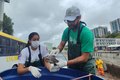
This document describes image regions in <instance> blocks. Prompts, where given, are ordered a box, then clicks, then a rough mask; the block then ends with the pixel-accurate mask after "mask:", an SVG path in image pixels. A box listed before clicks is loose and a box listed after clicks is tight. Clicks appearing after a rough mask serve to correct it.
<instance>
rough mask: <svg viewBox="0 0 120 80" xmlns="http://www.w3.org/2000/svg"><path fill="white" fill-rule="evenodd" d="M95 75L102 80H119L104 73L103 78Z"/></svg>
mask: <svg viewBox="0 0 120 80" xmlns="http://www.w3.org/2000/svg"><path fill="white" fill-rule="evenodd" d="M97 75H98V76H99V77H101V78H103V79H104V80H120V78H117V77H114V76H112V75H110V74H109V73H106V72H105V75H104V76H101V75H99V74H98V73H97Z"/></svg>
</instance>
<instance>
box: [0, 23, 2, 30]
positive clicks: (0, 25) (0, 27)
mask: <svg viewBox="0 0 120 80" xmlns="http://www.w3.org/2000/svg"><path fill="white" fill-rule="evenodd" d="M1 29H2V22H1V21H0V31H1Z"/></svg>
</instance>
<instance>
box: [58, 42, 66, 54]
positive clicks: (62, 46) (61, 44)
mask: <svg viewBox="0 0 120 80" xmlns="http://www.w3.org/2000/svg"><path fill="white" fill-rule="evenodd" d="M65 44H66V42H65V41H61V42H60V44H59V46H58V49H59V50H60V52H61V51H62V50H63V48H64V46H65Z"/></svg>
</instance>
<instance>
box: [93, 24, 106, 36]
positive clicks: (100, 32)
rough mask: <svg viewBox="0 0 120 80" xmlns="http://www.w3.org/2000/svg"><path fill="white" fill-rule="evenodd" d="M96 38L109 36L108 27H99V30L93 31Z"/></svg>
mask: <svg viewBox="0 0 120 80" xmlns="http://www.w3.org/2000/svg"><path fill="white" fill-rule="evenodd" d="M92 32H93V33H94V36H95V37H96V38H97V37H104V36H106V35H107V34H108V29H107V27H103V26H99V27H97V28H94V29H92Z"/></svg>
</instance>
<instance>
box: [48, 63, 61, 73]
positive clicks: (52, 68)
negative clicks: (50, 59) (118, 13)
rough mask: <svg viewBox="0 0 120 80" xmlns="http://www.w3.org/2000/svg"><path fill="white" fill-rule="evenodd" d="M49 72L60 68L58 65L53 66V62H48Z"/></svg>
mask: <svg viewBox="0 0 120 80" xmlns="http://www.w3.org/2000/svg"><path fill="white" fill-rule="evenodd" d="M50 65H51V66H50V70H49V71H50V72H56V71H59V70H60V67H59V66H57V65H56V66H54V64H50Z"/></svg>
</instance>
